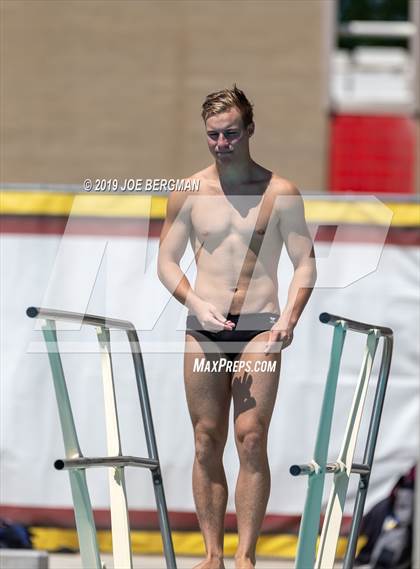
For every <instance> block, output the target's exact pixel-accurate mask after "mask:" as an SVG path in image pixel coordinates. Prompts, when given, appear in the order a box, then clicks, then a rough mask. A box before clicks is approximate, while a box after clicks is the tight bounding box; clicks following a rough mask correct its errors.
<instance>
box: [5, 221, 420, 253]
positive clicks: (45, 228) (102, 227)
mask: <svg viewBox="0 0 420 569" xmlns="http://www.w3.org/2000/svg"><path fill="white" fill-rule="evenodd" d="M162 224H163V220H151V221H150V222H148V221H147V220H142V219H126V218H124V219H103V218H71V222H70V223H69V222H68V218H67V217H52V216H20V215H19V216H17V215H16V216H14V215H10V216H9V215H5V216H2V217H1V219H0V231H1V233H4V234H21V235H27V234H32V235H63V234H66V235H103V236H108V237H113V236H118V237H146V236H149V237H153V238H158V237H159V236H160V232H161V230H162ZM341 227H343V225H341ZM310 228H311V229H312V233H313V234H315V236H314V240H315V242H316V243H317V242H319V243H322V242H329V243H330V242H332V241H333V239H335V240H336V241H339V242H346V243H347V242H348V243H382V242H383V228H381V227H375V226H367V225H352V224H347V225H345V231H340V232H338V233H337V225H319V226H318V225H316V226H315V225H310ZM336 233H337V234H336ZM385 243H386V244H387V245H417V246H418V245H420V228H418V227H390V228H389V231H388V234H387V237H386V241H385Z"/></svg>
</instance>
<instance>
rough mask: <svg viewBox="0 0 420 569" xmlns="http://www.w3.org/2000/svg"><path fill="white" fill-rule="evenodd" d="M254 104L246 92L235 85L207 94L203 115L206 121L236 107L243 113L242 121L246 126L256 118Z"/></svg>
mask: <svg viewBox="0 0 420 569" xmlns="http://www.w3.org/2000/svg"><path fill="white" fill-rule="evenodd" d="M252 106H253V105H252V104H251V103H250V102H249V101H248V99H247V98H246V96H245V93H244V92H243V91H241V90H240V89H238V87H237V86H236V85H234V86H233V88H232V89H222V90H221V91H216V92H215V93H210V95H207V97H206V99H205V101H204V103H203V106H202V112H201V116H202V117H203V120H204V122H206V120H207V119H208V118H209V117H211V116H213V115H217V114H219V113H224V112H225V111H228V110H229V109H231V108H232V107H236V108H237V109H238V110H239V112H240V113H241V117H242V122H243V124H244V127H245V128H246V127H247V126H248V125H250V124H251V123H252V122H253V120H254V115H253V111H252Z"/></svg>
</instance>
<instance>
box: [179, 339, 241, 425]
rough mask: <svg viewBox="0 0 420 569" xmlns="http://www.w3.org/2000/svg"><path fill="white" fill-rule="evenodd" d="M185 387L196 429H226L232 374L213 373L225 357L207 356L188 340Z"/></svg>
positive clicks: (185, 360)
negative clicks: (203, 424) (198, 424)
mask: <svg viewBox="0 0 420 569" xmlns="http://www.w3.org/2000/svg"><path fill="white" fill-rule="evenodd" d="M185 348H186V349H185V354H184V384H185V392H186V396H187V404H188V409H189V412H190V416H191V420H192V423H193V425H196V424H197V423H198V422H201V423H208V425H209V426H217V425H219V426H220V427H221V428H223V429H225V427H226V425H227V422H228V417H229V408H230V400H231V387H230V382H231V373H229V372H226V371H212V370H213V368H214V366H215V365H216V366H217V367H218V366H219V361H220V360H221V358H225V357H226V356H225V354H224V353H223V352H221V351H219V352H217V351H216V352H211V353H207V354H206V353H205V352H204V350H203V348H202V346H201V344H200V342H199V341H198V340H197V339H196V338H195V337H194V336H192V335H190V334H188V333H187V334H186V336H185Z"/></svg>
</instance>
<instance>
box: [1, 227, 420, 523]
mask: <svg viewBox="0 0 420 569" xmlns="http://www.w3.org/2000/svg"><path fill="white" fill-rule="evenodd" d="M157 246H158V242H157V240H156V239H154V240H149V244H148V250H147V251H146V249H145V247H144V240H143V239H142V238H134V237H133V238H127V237H124V238H123V237H113V238H109V239H105V238H101V237H88V236H86V237H85V236H66V237H65V239H63V240H62V238H61V237H60V236H50V235H48V236H40V235H3V236H2V244H1V247H2V250H1V254H2V261H3V271H2V277H1V278H2V281H1V286H2V292H1V310H2V338H1V341H2V353H3V358H2V364H1V365H2V368H1V378H2V379H1V405H2V409H1V411H2V413H1V417H2V418H1V437H2V442H1V469H2V470H1V502H2V503H3V504H8V505H20V506H45V507H54V506H56V507H71V505H72V502H71V495H70V486H69V483H68V477H67V476H66V475H65V474H63V473H62V472H57V471H55V470H54V468H53V462H54V460H55V459H56V458H59V457H63V456H64V451H63V443H62V436H61V430H60V426H59V420H58V413H57V408H56V402H55V395H54V389H53V382H52V377H51V372H50V368H49V364H48V358H47V355H46V353H45V348H44V346H43V341H42V333H41V331H40V330H39V325H37V324H36V322H35V321H34V320H31V319H29V318H27V316H26V315H25V310H26V308H27V307H28V306H31V305H35V306H40V305H42V306H45V307H50V308H55V309H61V310H73V311H78V312H85V311H86V312H89V313H93V314H101V315H107V316H109V317H115V318H121V319H127V320H130V321H132V322H133V323H134V324H135V325H136V327H137V328H138V329H140V332H139V335H140V339H141V342H142V347H143V349H144V351H145V353H144V360H145V365H146V373H147V379H148V386H149V392H150V399H151V405H152V411H153V415H154V422H155V429H156V435H157V440H158V447H159V454H160V459H161V464H162V469H163V474H164V483H165V491H166V497H167V503H168V508H169V509H170V510H178V511H193V510H194V503H193V498H192V490H191V467H192V461H193V435H192V429H191V426H190V420H189V415H188V410H187V406H186V402H185V397H184V386H183V376H182V358H183V355H182V341H183V332H182V326H183V323H184V320H185V316H186V309H185V308H184V307H182V306H181V305H179V304H178V303H177V302H176V301H174V300H173V299H172V300H171V299H170V297H169V293H168V292H167V291H166V290H165V289H164V287H163V285H162V284H161V283H160V282H159V280H158V279H157V276H156V252H157ZM330 247H331V245H330V244H329V243H325V244H323V243H320V244H317V255H319V256H320V258H322V257H323V256H324V258H325V257H328V254H329V251H330ZM334 247H336V248H337V249H336V254H335V255H334V263H333V264H331V263H330V264H328V263H326V264H325V263H324V268H323V271H324V273H323V275H322V277H323V282H324V283H327V282H328V283H329V284H328V286H327V288H318V289H317V290H315V291H314V293H313V296H312V298H311V300H310V303H309V305H308V307H307V308H306V310H305V312H304V314H303V316H302V318H301V321H300V323H299V325H298V327H297V329H296V334H295V340H294V342H293V344H292V346H291V347H289V348H288V349H287V350H286V351H285V352H284V355H283V364H282V371H281V382H280V389H279V394H278V398H277V403H276V407H275V411H274V415H273V419H272V424H271V429H270V438H269V456H270V464H271V472H272V489H271V496H270V501H269V505H268V512H269V513H273V514H275V513H277V514H296V513H299V512H301V511H302V507H303V502H304V498H305V491H306V480H305V479H304V478H299V479H295V478H292V477H291V476H290V475H289V473H288V469H289V466H290V465H291V464H294V463H305V462H308V461H309V460H310V459H311V458H312V451H313V446H314V441H315V434H316V428H317V424H318V417H319V411H320V404H321V398H322V394H323V386H324V383H325V379H326V372H327V365H328V358H329V350H330V346H331V339H332V328H331V327H330V326H326V325H323V324H321V323H320V322H319V321H318V316H319V313H320V312H323V311H328V312H331V313H334V314H339V315H342V316H347V317H350V318H352V319H355V320H362V321H365V322H369V323H375V324H379V325H384V326H389V327H391V328H392V329H393V330H394V332H395V348H394V357H393V363H392V368H391V376H390V383H389V388H388V392H387V397H386V402H385V408H384V414H383V419H382V425H381V429H380V432H379V440H378V446H377V450H376V456H375V464H374V469H373V474H372V477H371V483H370V489H369V494H368V500H367V508H369V507H370V506H371V505H372V504H373V503H376V502H377V501H378V500H379V499H381V498H382V497H384V496H385V495H386V494H387V493H388V492H389V490H390V488H391V487H392V486H393V484H394V483H395V481H396V479H397V478H398V477H399V476H400V475H401V474H402V473H404V472H405V471H406V470H407V469H408V468H409V467H411V466H412V465H413V464H414V463H415V462H416V460H417V452H418V439H419V380H418V347H419V345H420V342H419V340H420V334H419V322H420V318H419V316H420V315H419V303H418V300H419V298H418V296H419V250H418V249H417V248H415V247H409V246H405V247H402V246H393V245H387V246H385V248H384V249H383V251H382V254H381V255H378V246H377V245H374V244H360V243H358V244H352V243H342V244H340V243H338V244H335V245H334ZM58 253H60V254H59V255H58ZM337 253H338V254H337ZM187 257H188V255H187V256H186V258H184V260H183V264H184V266H185V267H187V266H188V265H189V264H190V262H191V256H190V257H189V258H187ZM376 257H377V259H378V267H377V269H376V270H375V271H373V272H370V274H367V275H366V276H364V277H362V278H360V276H359V277H358V278H357V280H356V282H354V283H353V284H350V285H348V286H346V287H344V288H336V287H335V285H334V282H336V281H335V278H336V276H337V275H340V274H343V273H344V272H346V273H348V269H349V267H355V268H358V267H360V266H361V265H362V264H363V262H364V260H366V259H367V258H376ZM328 271H330V274H325V272H328ZM290 275H291V265H290V262H289V261H288V260H287V259H286V258H284V256H283V257H282V261H281V263H280V268H279V282H280V283H281V289H282V290H281V293H280V296H281V298H284V295H285V291H286V285H287V283H288V280H289V278H290ZM188 276H189V278H190V280H191V281H192V280H193V278H194V267H193V266H191V268H190V269H189V272H188ZM324 279H325V280H324ZM165 306H166V310H164V311H163V313H162V314H161V316H160V318H159V319H158V320H157V324H156V326H155V327H154V329H153V330H151V331H141V329H142V328H145V327H147V326H148V324H149V322H150V321H154V320H155V319H156V317H157V316H159V314H160V313H161V311H162V309H163V308H164V307H165ZM35 328H37V329H35ZM67 328H68V326H67ZM73 328H74V326H73ZM177 328H179V330H177ZM61 337H62V338H63V341H62V344H61V348H62V351H63V362H64V368H65V372H66V377H67V381H68V386H69V391H70V396H71V400H72V404H73V409H74V415H75V419H76V424H77V426H78V431H79V435H80V442H81V446H82V450H83V452H84V454H85V455H88V456H89V455H93V456H94V455H103V454H106V451H105V426H104V414H103V396H102V391H101V379H100V366H99V355H98V353H97V352H96V345H97V342H96V335H95V332H94V330H93V329H90V330H86V329H85V328H84V329H83V330H82V331H80V332H77V331H72V332H69V331H66V332H62V334H61ZM113 337H114V338H115V340H116V346H117V351H119V352H121V353H117V354H116V355H115V357H114V362H115V368H116V373H115V375H116V378H117V397H118V400H119V405H120V407H119V409H120V423H121V425H120V426H121V432H122V437H123V451H124V453H126V454H133V455H137V456H142V455H143V456H146V447H145V443H144V435H143V428H142V422H141V416H140V407H139V404H138V399H137V394H136V390H135V382H134V375H133V370H132V362H131V357H130V356H129V353H128V351H127V349H126V348H127V347H128V346H127V345H126V343H125V342H124V339H123V335H122V334H120V333H115V334H114V336H113ZM363 341H364V338H363V339H362V338H360V337H358V336H357V335H353V334H352V333H349V334H348V339H347V342H346V348H345V353H344V357H343V365H342V374H341V378H340V385H339V389H338V396H337V405H336V412H335V419H334V425H333V435H332V438H331V444H330V458H331V459H332V460H333V459H335V458H336V456H337V454H338V452H339V448H340V443H341V436H342V433H343V429H344V427H345V422H346V418H347V413H348V410H349V407H350V403H351V398H352V394H353V389H354V386H355V382H356V379H357V375H358V371H359V366H360V364H361V359H362V350H363V347H362V342H363ZM72 351H73V352H75V353H69V352H72ZM78 352H83V353H78ZM95 352H96V353H95ZM377 359H378V361H379V358H377ZM377 369H378V362H377V363H376V366H375V370H376V371H377ZM372 394H373V390H372V389H370V399H369V401H370V402H372ZM366 432H367V425H366V421H365V422H364V424H363V425H362V431H361V435H360V437H359V439H360V440H361V441H363V440H364V438H365V436H366ZM357 458H359V461H360V460H361V456H360V453H359V456H358V457H357ZM224 463H225V467H226V473H227V479H228V484H229V489H230V495H229V502H228V511H234V501H233V495H234V485H235V480H236V476H237V472H238V459H237V456H236V450H235V446H234V442H233V437H232V421H231V430H230V436H229V440H228V444H227V447H226V452H225V458H224ZM126 472H127V484H128V491H129V503H130V507H131V508H133V509H153V508H154V507H155V503H154V494H153V491H152V485H151V481H150V473H149V472H148V471H143V470H141V469H130V468H128V469H126ZM355 478H356V477H355ZM88 481H89V482H90V487H91V496H92V502H93V504H94V506H95V507H99V508H103V507H107V505H108V490H107V478H106V472H101V471H100V470H99V469H94V470H92V471H89V474H88ZM354 490H355V483H353V484H352V485H351V492H350V498H351V496H352V495H354ZM325 495H326V496H327V492H326V493H325ZM350 504H351V500H350V501H349V502H348V506H347V511H350Z"/></svg>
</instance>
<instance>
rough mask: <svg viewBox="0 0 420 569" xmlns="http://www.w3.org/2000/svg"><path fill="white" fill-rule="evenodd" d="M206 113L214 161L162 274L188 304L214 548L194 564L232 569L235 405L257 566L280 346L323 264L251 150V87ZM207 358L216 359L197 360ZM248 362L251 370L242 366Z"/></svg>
mask: <svg viewBox="0 0 420 569" xmlns="http://www.w3.org/2000/svg"><path fill="white" fill-rule="evenodd" d="M202 117H203V120H204V123H205V128H206V134H207V143H208V147H209V150H210V153H211V154H212V156H213V158H214V163H213V164H212V165H211V166H209V167H208V168H205V169H204V170H202V171H200V172H198V173H197V174H195V175H193V176H192V177H191V178H193V179H195V180H196V179H198V180H199V181H200V186H199V190H198V191H197V192H194V193H192V192H173V193H171V195H170V197H169V200H168V208H167V215H166V219H165V223H164V226H163V229H162V233H161V238H160V248H159V258H158V275H159V278H160V280H161V281H162V283H163V284H164V285H165V286H166V288H168V289H169V290H170V291H171V293H172V294H173V295H174V296H175V298H176V299H177V300H178V301H179V302H181V303H182V304H184V305H185V306H186V307H187V308H188V309H189V314H188V317H187V330H186V334H185V355H184V377H185V390H186V396H187V403H188V408H189V412H190V416H191V421H192V424H193V429H194V440H195V459H194V466H193V494H194V501H195V505H196V510H197V516H198V520H199V523H200V528H201V531H202V533H203V537H204V541H205V546H206V553H207V555H206V559H205V560H204V561H202V562H201V563H199V564H198V565H197V566H196V567H195V569H222V568H224V563H223V540H224V516H225V512H226V505H227V497H228V489H227V483H226V477H225V471H224V468H223V451H224V447H225V444H226V439H227V434H228V419H229V409H230V403H231V400H233V407H234V431H235V443H236V448H237V451H238V455H239V462H240V470H239V476H238V479H237V484H236V491H235V506H236V514H237V524H238V534H239V542H238V548H237V551H236V554H235V566H236V568H237V569H251V568H253V567H255V551H256V544H257V539H258V535H259V532H260V529H261V526H262V522H263V518H264V515H265V511H266V507H267V502H268V498H269V493H270V470H269V464H268V459H267V435H268V428H269V424H270V420H271V415H272V412H273V407H274V403H275V399H276V394H277V387H278V382H279V372H280V359H281V353H280V350H281V349H284V348H286V347H287V346H288V345H289V344H290V343H291V342H292V339H293V330H294V328H295V326H296V324H297V322H298V320H299V317H300V315H301V313H302V311H303V309H304V307H305V305H306V303H307V301H308V299H309V297H310V295H311V292H312V289H313V286H314V283H315V280H316V267H315V259H314V254H313V247H312V241H311V238H310V235H309V233H308V229H307V226H306V223H305V218H304V208H303V202H302V198H301V197H300V194H299V192H298V190H297V189H296V188H295V187H294V185H293V184H292V183H291V182H289V181H287V180H285V179H283V178H281V177H279V176H277V175H276V174H274V173H272V172H270V171H269V170H267V169H266V168H263V167H262V166H260V165H259V164H257V163H255V162H254V161H253V160H252V158H251V156H250V151H249V139H250V138H251V136H252V135H253V133H254V128H255V125H254V122H253V112H252V105H251V104H250V103H249V101H248V99H247V98H246V96H245V94H244V93H243V92H242V91H241V90H240V89H238V88H237V87H236V86H234V87H233V88H232V89H224V90H223V91H219V92H217V93H212V94H210V95H208V96H207V98H206V100H205V101H204V104H203V109H202ZM188 241H190V243H191V246H192V248H193V251H194V254H195V261H196V265H197V277H196V282H195V286H194V289H193V288H192V287H191V285H190V283H189V282H188V280H187V278H186V276H185V274H184V273H183V271H182V270H181V268H180V260H181V258H182V256H183V254H184V252H185V249H186V246H187V243H188ZM283 243H284V244H285V246H286V249H287V253H288V255H289V257H290V259H291V261H292V263H293V267H294V273H293V278H292V279H291V282H290V284H289V289H288V298H287V302H286V305H285V307H284V308H283V311H282V313H281V315H280V307H279V301H278V283H277V270H278V262H279V257H280V252H281V249H282V246H283ZM279 315H280V316H279ZM203 359H204V360H206V361H210V362H211V363H212V366H211V367H210V366H208V367H205V368H204V367H203V366H202V367H201V368H200V367H199V366H197V362H199V361H200V360H201V361H202V360H203ZM264 361H266V362H271V364H270V366H269V369H268V371H267V369H265V371H261V368H262V367H263V366H262V365H261V364H262V363H263V362H264ZM221 362H223V364H226V363H229V364H230V365H231V367H230V369H229V368H228V367H226V366H224V365H218V364H221ZM240 362H243V363H242V364H241V365H245V364H246V365H247V368H246V369H247V371H246V370H245V368H242V369H241V371H238V369H239V368H240ZM234 364H236V369H234V368H232V366H233V365H234ZM232 369H233V371H232Z"/></svg>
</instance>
